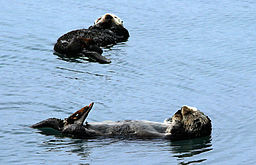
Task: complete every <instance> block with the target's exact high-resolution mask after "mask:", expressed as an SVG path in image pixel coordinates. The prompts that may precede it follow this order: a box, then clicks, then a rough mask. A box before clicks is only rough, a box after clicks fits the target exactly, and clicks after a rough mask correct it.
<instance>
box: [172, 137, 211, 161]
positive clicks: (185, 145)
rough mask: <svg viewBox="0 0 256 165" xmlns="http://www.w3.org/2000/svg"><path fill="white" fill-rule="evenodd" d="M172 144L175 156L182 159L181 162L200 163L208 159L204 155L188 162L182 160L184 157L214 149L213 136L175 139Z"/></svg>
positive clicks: (179, 159)
mask: <svg viewBox="0 0 256 165" xmlns="http://www.w3.org/2000/svg"><path fill="white" fill-rule="evenodd" d="M170 146H171V151H172V153H173V157H176V158H178V161H181V162H180V164H190V163H199V162H203V161H206V160H207V159H206V158H205V159H204V158H202V157H200V159H198V160H192V161H188V162H183V161H182V160H184V158H188V157H193V156H195V155H199V154H201V153H204V152H208V151H211V150H212V149H213V148H212V144H211V136H207V137H202V138H196V139H190V140H182V141H175V142H171V143H170Z"/></svg>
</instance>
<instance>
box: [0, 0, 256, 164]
mask: <svg viewBox="0 0 256 165" xmlns="http://www.w3.org/2000/svg"><path fill="white" fill-rule="evenodd" d="M0 5H1V10H0V119H1V120H0V143H1V145H0V162H1V164H26V165H27V164H127V165H130V164H156V165H158V164H161V165H164V164H168V165H169V164H207V165H209V164H239V165H240V164H255V163H256V157H255V147H256V143H255V142H256V129H255V126H256V120H255V117H256V110H255V107H256V104H255V103H256V94H255V91H256V30H255V29H256V10H255V9H256V3H255V1H252V0H251V1H250V0H247V1H243V0H237V1H231V0H223V1H216V0H211V1H208V0H206V1H203V0H194V1H192V0H188V1H187V0H171V1H169V0H163V1H126V0H119V1H107V0H102V1H82V0H77V1H67V0H60V1H52V0H45V1H39V0H27V1H18V0H0ZM108 12H110V13H114V14H116V15H117V16H119V17H120V18H121V19H122V20H123V21H124V26H125V27H126V28H127V29H128V30H129V32H130V36H131V37H130V38H129V40H128V41H127V42H124V43H120V44H117V45H115V46H113V47H111V48H106V49H104V55H105V56H106V57H107V58H110V59H111V60H112V63H111V64H107V65H102V64H98V63H90V62H87V61H85V60H83V59H73V60H70V59H65V58H61V57H58V56H56V55H53V45H54V43H55V42H56V40H57V39H58V37H59V36H61V35H62V34H64V33H66V32H68V31H71V30H75V29H80V28H87V27H89V26H90V25H92V24H93V22H94V20H95V19H97V18H98V17H99V16H101V15H103V14H104V13H108ZM92 101H94V102H95V106H94V109H93V111H92V112H91V114H90V115H89V118H88V122H90V121H103V120H114V121H115V120H125V119H136V120H143V119H146V120H152V121H158V122H161V121H163V120H164V119H165V118H168V117H170V116H171V115H172V114H173V113H174V112H176V110H177V109H179V108H180V107H181V106H182V105H184V104H186V105H191V106H195V107H197V108H199V109H200V110H202V111H203V112H204V113H205V114H207V115H208V116H209V117H210V118H211V120H212V125H213V132H212V135H211V137H208V138H199V139H194V140H185V141H177V142H169V141H166V140H124V139H90V140H80V139H72V138H66V137H61V136H53V135H44V134H40V131H39V130H35V129H31V128H30V127H29V126H30V125H31V124H34V123H36V122H38V121H41V120H43V119H46V118H49V117H57V118H65V117H67V116H68V115H70V114H71V113H72V112H74V111H76V110H78V109H80V108H82V107H83V106H85V105H87V104H89V103H90V102H92Z"/></svg>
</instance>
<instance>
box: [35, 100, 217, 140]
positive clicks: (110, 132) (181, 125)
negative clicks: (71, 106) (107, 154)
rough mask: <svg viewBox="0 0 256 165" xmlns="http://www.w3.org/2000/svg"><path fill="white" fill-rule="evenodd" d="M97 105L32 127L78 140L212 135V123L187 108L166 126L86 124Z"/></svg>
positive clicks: (138, 123) (161, 124) (166, 123)
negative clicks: (50, 130)
mask: <svg viewBox="0 0 256 165" xmlns="http://www.w3.org/2000/svg"><path fill="white" fill-rule="evenodd" d="M92 107H93V103H91V104H90V105H89V106H86V107H84V108H82V109H80V110H78V111H77V112H75V113H73V114H72V115H71V116H69V117H68V118H66V119H64V120H61V119H56V118H49V119H46V120H43V121H41V122H39V123H37V124H34V125H32V126H31V127H32V128H38V129H42V128H46V127H50V128H53V129H55V130H57V131H60V132H61V133H62V134H63V135H67V136H71V137H75V138H83V139H88V138H97V137H123V138H142V139H147V138H164V139H170V140H181V139H190V138H196V137H202V136H207V135H210V134H211V130H212V126H211V120H210V119H209V118H208V117H207V116H206V115H204V114H203V113H202V112H200V111H199V110H197V109H196V108H194V107H189V106H183V107H181V109H180V110H178V111H177V112H176V113H175V114H174V115H173V116H172V117H171V118H169V119H166V120H165V121H164V122H163V123H160V122H152V121H138V120H124V121H116V122H114V121H104V122H91V123H87V122H86V123H85V125H84V124H83V123H84V121H85V119H86V117H87V116H88V114H89V112H90V110H91V109H92Z"/></svg>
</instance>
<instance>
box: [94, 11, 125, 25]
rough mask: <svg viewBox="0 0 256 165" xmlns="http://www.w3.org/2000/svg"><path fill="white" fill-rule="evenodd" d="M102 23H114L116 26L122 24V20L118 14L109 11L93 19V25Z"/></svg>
mask: <svg viewBox="0 0 256 165" xmlns="http://www.w3.org/2000/svg"><path fill="white" fill-rule="evenodd" d="M102 23H109V24H114V25H118V26H123V21H122V20H121V19H120V18H119V17H118V16H116V15H114V14H111V13H106V14H104V15H103V16H101V17H100V18H98V19H97V20H95V21H94V25H98V24H102Z"/></svg>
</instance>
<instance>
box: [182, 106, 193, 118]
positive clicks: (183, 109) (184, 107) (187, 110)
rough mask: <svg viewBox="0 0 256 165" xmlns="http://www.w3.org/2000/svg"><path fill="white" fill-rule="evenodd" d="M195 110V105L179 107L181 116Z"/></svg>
mask: <svg viewBox="0 0 256 165" xmlns="http://www.w3.org/2000/svg"><path fill="white" fill-rule="evenodd" d="M195 111H197V108H195V107H190V106H187V105H184V106H182V108H181V113H182V115H183V116H184V115H188V114H190V113H192V112H195Z"/></svg>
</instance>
